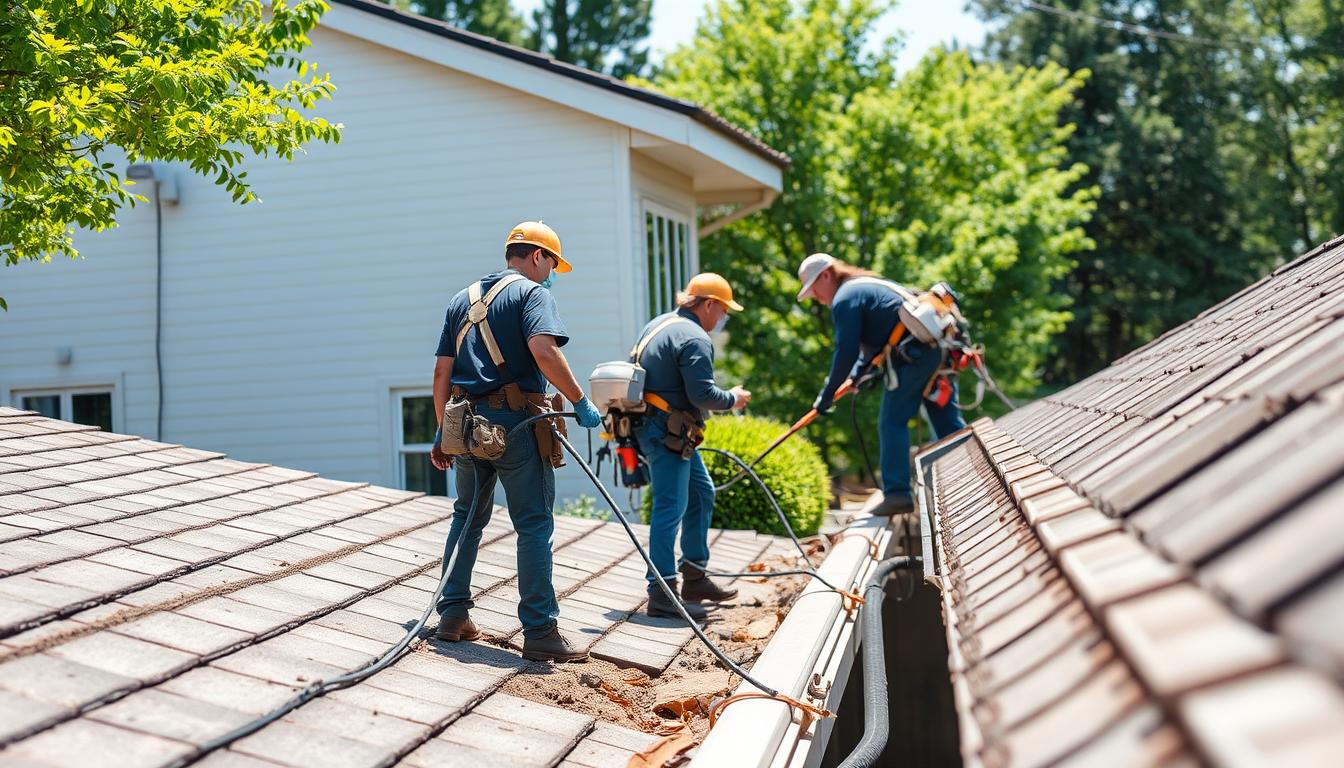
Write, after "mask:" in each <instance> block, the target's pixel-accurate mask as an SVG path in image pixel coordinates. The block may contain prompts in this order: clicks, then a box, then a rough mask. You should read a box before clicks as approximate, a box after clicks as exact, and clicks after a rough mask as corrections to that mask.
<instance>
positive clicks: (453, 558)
mask: <svg viewBox="0 0 1344 768" xmlns="http://www.w3.org/2000/svg"><path fill="white" fill-rule="evenodd" d="M467 463H468V464H470V465H471V473H472V476H473V477H475V475H476V465H475V464H474V463H472V462H467ZM472 486H473V488H475V491H474V492H475V493H476V494H478V495H476V496H474V497H473V498H472V500H471V507H470V508H469V509H468V510H467V515H466V517H465V518H464V519H463V522H462V528H461V529H460V533H459V535H458V538H457V542H455V543H454V545H453V547H452V549H451V551H450V553H449V556H448V562H447V564H446V565H445V566H444V569H443V576H441V577H439V586H438V587H437V588H436V589H435V590H434V598H433V599H432V600H430V602H429V605H427V606H425V611H424V613H422V614H420V619H419V621H417V622H415V624H414V625H413V626H412V627H411V628H410V629H408V630H406V634H405V635H403V636H402V638H401V640H399V641H397V643H396V644H395V645H393V646H392V647H391V648H388V649H387V650H386V651H384V652H383V654H382V655H381V656H379V657H378V658H376V659H374V660H373V661H371V662H369V663H368V664H365V665H364V666H362V667H360V668H359V669H356V670H354V671H353V672H347V673H345V674H343V675H337V676H336V677H333V678H331V679H328V680H318V681H317V682H315V683H312V684H310V685H309V686H308V687H306V688H304V689H303V690H301V691H299V692H298V693H297V694H295V695H294V696H293V697H292V698H290V699H289V700H288V701H286V702H285V703H283V704H281V705H280V706H278V707H276V708H275V709H273V710H271V711H270V712H267V713H266V714H264V715H261V716H259V717H257V718H256V719H254V720H252V721H251V722H248V723H245V724H243V725H240V726H238V727H237V728H234V729H233V730H232V731H229V732H228V733H226V734H223V735H222V736H217V737H215V738H213V739H211V740H210V741H207V742H206V743H205V744H202V745H201V748H200V750H199V751H197V752H195V753H193V754H191V755H188V756H185V757H183V758H181V759H180V760H178V761H177V762H176V763H174V764H173V765H177V766H185V765H191V764H192V763H195V762H196V761H197V760H200V759H201V758H203V757H205V756H206V755H208V754H210V753H211V752H214V751H215V750H218V749H223V748H224V747H227V746H229V745H230V744H232V743H233V742H235V741H237V740H238V739H241V738H243V737H244V736H250V735H251V734H253V733H256V732H257V731H259V730H261V729H262V728H265V727H266V726H268V725H270V724H271V723H273V722H275V721H276V720H279V719H280V718H282V717H284V716H285V715H287V714H289V713H290V712H293V711H294V710H296V709H298V708H299V707H301V706H303V705H304V704H307V703H308V702H310V701H312V700H313V699H316V698H318V697H319V696H323V695H325V694H327V693H330V692H332V691H337V690H340V689H342V688H349V687H350V686H352V685H354V684H356V683H358V682H360V681H362V680H366V679H368V678H370V677H372V676H373V675H375V674H377V673H378V672H380V671H382V670H383V669H384V668H386V667H387V666H388V665H389V664H391V663H392V662H394V661H396V660H397V659H399V658H401V656H402V654H404V653H405V652H406V649H407V648H408V647H410V644H411V641H412V640H414V639H415V638H416V637H417V636H418V635H419V634H420V631H421V630H423V629H424V628H425V624H426V623H428V621H429V615H430V614H431V613H433V612H434V606H435V604H436V603H437V602H438V599H439V595H441V594H443V588H444V586H445V585H447V583H448V577H449V575H451V574H452V572H453V568H454V567H455V566H456V565H457V555H458V549H459V545H460V544H461V543H462V539H463V538H465V537H466V534H467V531H469V530H470V529H471V524H472V522H473V520H474V519H475V517H476V508H477V507H478V506H480V496H479V494H480V486H479V484H478V483H475V482H473V483H472Z"/></svg>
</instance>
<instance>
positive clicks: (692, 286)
mask: <svg viewBox="0 0 1344 768" xmlns="http://www.w3.org/2000/svg"><path fill="white" fill-rule="evenodd" d="M686 295H687V296H703V297H705V298H707V299H714V300H715V301H718V302H719V303H721V304H723V305H724V306H725V307H728V308H729V309H731V310H733V311H734V312H741V311H742V305H741V304H738V303H737V302H736V301H733V287H732V286H731V285H729V284H728V281H727V280H724V279H723V277H721V276H720V275H716V274H714V273H713V272H701V273H700V274H698V275H696V276H695V277H692V278H691V282H689V283H687V284H686Z"/></svg>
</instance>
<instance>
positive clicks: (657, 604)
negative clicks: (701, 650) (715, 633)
mask: <svg viewBox="0 0 1344 768" xmlns="http://www.w3.org/2000/svg"><path fill="white" fill-rule="evenodd" d="M667 585H668V586H669V587H671V588H672V594H674V595H675V594H677V580H676V579H668V580H667ZM680 602H681V607H683V608H685V609H686V615H688V616H690V617H691V620H692V621H694V622H695V623H697V624H703V623H704V622H705V620H706V619H708V618H709V614H708V613H707V612H706V611H705V609H704V608H701V607H700V606H699V605H697V604H695V603H688V602H686V601H685V600H682V601H680ZM646 611H647V612H648V614H649V615H650V616H653V617H654V618H661V619H680V618H681V614H680V613H678V612H677V608H676V606H675V605H673V604H672V601H671V600H669V599H667V595H665V594H663V590H661V589H659V588H658V587H656V586H650V587H649V606H648V608H647V609H646Z"/></svg>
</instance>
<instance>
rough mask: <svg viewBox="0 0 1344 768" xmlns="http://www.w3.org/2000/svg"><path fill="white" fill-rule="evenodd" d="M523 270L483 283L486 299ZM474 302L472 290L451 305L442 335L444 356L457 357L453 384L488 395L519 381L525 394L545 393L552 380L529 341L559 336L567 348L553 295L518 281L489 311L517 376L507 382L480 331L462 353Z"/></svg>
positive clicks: (460, 294) (509, 271)
mask: <svg viewBox="0 0 1344 768" xmlns="http://www.w3.org/2000/svg"><path fill="white" fill-rule="evenodd" d="M516 272H517V270H513V269H506V270H503V271H501V272H495V273H494V274H490V275H486V276H485V277H483V278H481V295H482V296H484V295H485V294H487V293H489V292H490V289H491V288H493V287H494V285H495V283H497V282H499V281H500V280H501V279H502V278H504V277H505V276H506V275H511V274H515V273H516ZM470 306H471V299H470V298H468V296H467V289H466V288H463V289H462V290H461V291H458V293H457V295H456V296H454V297H453V300H452V301H450V302H448V312H447V313H446V314H445V316H444V319H443V333H442V334H441V335H440V336H439V351H438V353H437V354H438V356H439V357H451V358H453V378H452V382H453V384H456V385H457V386H459V387H461V388H462V389H465V390H466V391H467V392H469V393H471V394H473V395H484V394H486V393H489V392H493V391H495V390H496V389H499V388H500V387H502V386H504V385H505V384H509V383H511V382H515V383H517V384H518V387H519V388H520V389H522V390H523V391H524V392H545V391H546V377H545V376H543V375H542V373H541V369H540V368H538V367H537V361H536V358H534V357H532V350H530V349H528V347H527V340H528V339H530V338H532V337H533V336H537V335H541V334H545V335H547V336H554V337H555V343H556V345H557V346H561V347H563V346H564V345H565V344H567V343H568V342H569V335H568V332H567V331H566V330H565V324H564V323H563V322H561V320H560V313H559V311H558V310H557V309H556V306H555V298H554V297H553V296H551V292H550V291H548V290H546V289H545V288H542V287H541V286H540V285H538V284H537V283H534V282H532V281H531V280H518V281H516V282H514V283H513V284H512V285H509V286H508V287H506V288H505V289H504V290H503V291H501V292H500V294H499V295H498V296H496V297H495V300H494V301H493V302H491V303H490V309H489V310H488V311H487V312H486V316H485V317H486V322H488V323H490V331H491V333H493V334H494V336H495V343H497V344H498V345H499V351H500V354H502V355H503V356H504V364H505V365H506V366H507V367H508V371H509V373H510V374H511V376H510V377H508V378H505V377H504V376H502V375H501V374H500V371H499V369H498V368H496V367H495V363H494V361H492V360H491V359H490V350H489V349H487V348H486V346H485V341H484V340H483V339H482V338H481V331H480V327H479V326H477V327H476V328H473V329H471V330H469V331H467V335H466V338H464V339H463V340H462V349H461V350H458V349H457V348H456V344H457V333H458V331H459V330H461V328H462V326H463V324H465V323H466V322H467V309H468V308H469V307H470Z"/></svg>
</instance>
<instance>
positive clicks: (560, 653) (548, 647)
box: [523, 627, 588, 661]
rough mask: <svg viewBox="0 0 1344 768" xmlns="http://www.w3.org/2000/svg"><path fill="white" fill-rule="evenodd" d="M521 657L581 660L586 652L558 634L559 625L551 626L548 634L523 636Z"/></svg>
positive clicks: (585, 657)
mask: <svg viewBox="0 0 1344 768" xmlns="http://www.w3.org/2000/svg"><path fill="white" fill-rule="evenodd" d="M523 658H524V659H531V660H532V661H583V660H584V659H587V658H588V652H587V651H580V650H579V649H577V648H575V647H574V646H573V645H572V644H571V643H570V642H569V640H568V639H567V638H566V637H565V636H564V635H562V634H560V628H559V627H552V628H551V633H550V634H549V635H545V636H542V637H525V638H523Z"/></svg>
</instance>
